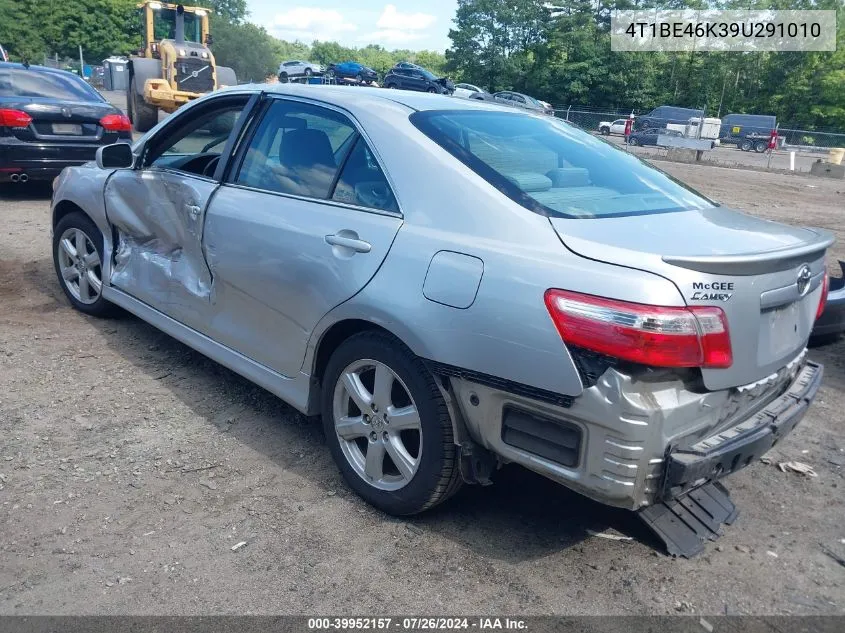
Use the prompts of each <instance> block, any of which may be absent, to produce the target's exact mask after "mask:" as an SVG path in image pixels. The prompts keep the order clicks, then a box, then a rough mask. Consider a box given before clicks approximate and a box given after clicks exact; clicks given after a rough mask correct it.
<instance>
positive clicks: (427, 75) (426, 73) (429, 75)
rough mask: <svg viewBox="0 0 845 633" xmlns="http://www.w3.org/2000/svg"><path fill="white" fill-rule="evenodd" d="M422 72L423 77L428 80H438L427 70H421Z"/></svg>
mask: <svg viewBox="0 0 845 633" xmlns="http://www.w3.org/2000/svg"><path fill="white" fill-rule="evenodd" d="M420 72H421V73H422V76H423V77H425V78H426V79H432V80H434V79H437V77H436V76H435V75H433V74H432V73H430V72H428V71H427V70H426V69H425V68H420Z"/></svg>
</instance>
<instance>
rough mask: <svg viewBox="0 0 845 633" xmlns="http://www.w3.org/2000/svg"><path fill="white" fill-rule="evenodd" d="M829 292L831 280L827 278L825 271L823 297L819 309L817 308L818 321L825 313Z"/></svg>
mask: <svg viewBox="0 0 845 633" xmlns="http://www.w3.org/2000/svg"><path fill="white" fill-rule="evenodd" d="M829 290H830V278H829V277H828V276H827V271H824V278H822V296H821V297H819V307H818V308H816V320H818V319H819V317H821V315H822V313H823V312H824V307H825V305H827V293H828V291H829Z"/></svg>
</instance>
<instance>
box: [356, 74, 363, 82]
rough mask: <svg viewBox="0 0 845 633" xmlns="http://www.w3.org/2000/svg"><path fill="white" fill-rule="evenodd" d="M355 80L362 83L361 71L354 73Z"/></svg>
mask: <svg viewBox="0 0 845 633" xmlns="http://www.w3.org/2000/svg"><path fill="white" fill-rule="evenodd" d="M355 80H356V81H357V82H358V83H359V84H362V83H364V75H362V74H361V73H358V74H357V75H356V77H355Z"/></svg>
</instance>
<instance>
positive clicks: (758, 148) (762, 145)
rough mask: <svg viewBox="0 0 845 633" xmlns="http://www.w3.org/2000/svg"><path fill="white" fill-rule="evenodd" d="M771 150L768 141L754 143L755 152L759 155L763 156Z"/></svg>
mask: <svg viewBox="0 0 845 633" xmlns="http://www.w3.org/2000/svg"><path fill="white" fill-rule="evenodd" d="M768 148H769V144H768V143H767V142H766V141H757V142H756V143H754V151H755V152H757V153H758V154H762V153H763V152H765V151H766V150H767V149H768Z"/></svg>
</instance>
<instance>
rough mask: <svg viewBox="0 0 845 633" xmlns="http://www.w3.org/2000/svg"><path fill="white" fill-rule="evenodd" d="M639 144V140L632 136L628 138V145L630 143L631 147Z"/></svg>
mask: <svg viewBox="0 0 845 633" xmlns="http://www.w3.org/2000/svg"><path fill="white" fill-rule="evenodd" d="M639 144H640V142H639V141H638V140H637V139H636V138H634V137H630V138H629V139H628V145H631V146H633V147H636V146H637V145H639Z"/></svg>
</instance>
